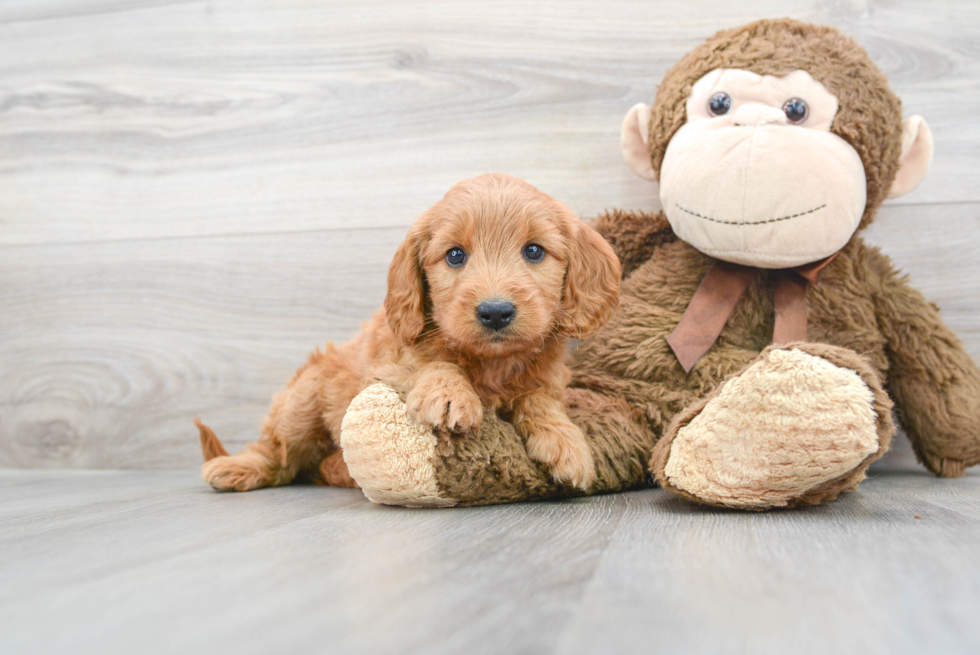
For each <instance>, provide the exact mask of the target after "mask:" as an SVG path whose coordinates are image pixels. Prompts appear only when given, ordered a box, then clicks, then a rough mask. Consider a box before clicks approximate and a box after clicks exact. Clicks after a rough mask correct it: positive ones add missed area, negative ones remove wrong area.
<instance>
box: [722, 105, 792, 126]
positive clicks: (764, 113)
mask: <svg viewBox="0 0 980 655" xmlns="http://www.w3.org/2000/svg"><path fill="white" fill-rule="evenodd" d="M732 122H733V123H735V124H736V125H742V126H745V127H752V126H754V125H768V124H770V123H785V122H786V114H785V113H783V110H782V109H777V108H776V107H770V106H769V105H761V104H758V103H755V102H749V103H746V104H744V105H742V106H741V107H739V108H738V109H736V110H735V113H734V114H732Z"/></svg>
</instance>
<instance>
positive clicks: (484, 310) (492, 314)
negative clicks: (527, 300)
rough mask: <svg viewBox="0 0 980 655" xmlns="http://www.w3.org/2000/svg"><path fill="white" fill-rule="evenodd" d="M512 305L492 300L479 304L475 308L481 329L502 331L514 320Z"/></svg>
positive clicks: (496, 299)
mask: <svg viewBox="0 0 980 655" xmlns="http://www.w3.org/2000/svg"><path fill="white" fill-rule="evenodd" d="M514 311H515V310H514V303H512V302H507V301H506V300H500V299H499V298H494V299H493V300H486V301H484V302H481V303H480V306H479V307H477V308H476V315H477V316H478V317H479V319H480V322H481V323H483V327H486V328H490V329H491V330H503V329H504V328H505V327H507V326H508V325H510V322H511V321H512V320H513V319H514Z"/></svg>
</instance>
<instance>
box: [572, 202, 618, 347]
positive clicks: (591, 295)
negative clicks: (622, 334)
mask: <svg viewBox="0 0 980 655" xmlns="http://www.w3.org/2000/svg"><path fill="white" fill-rule="evenodd" d="M568 215H569V216H568V220H569V225H570V227H571V244H570V246H571V247H570V248H569V250H568V269H567V270H566V272H565V289H564V291H563V292H562V310H563V311H562V318H561V320H560V321H559V324H558V331H559V332H560V333H561V334H563V335H565V336H568V337H572V338H574V339H578V338H581V337H585V336H588V335H590V334H592V333H593V332H595V331H596V330H598V329H599V328H600V327H602V326H603V324H605V322H606V321H608V320H609V319H610V318H612V315H613V312H615V311H616V307H618V306H619V280H620V276H621V275H622V269H621V268H620V265H619V258H618V257H616V253H614V252H613V249H612V247H610V245H609V244H608V243H606V240H605V239H603V238H602V237H601V236H599V233H598V232H596V231H595V230H593V229H592V228H591V227H589V226H588V225H586V224H585V223H584V222H582V221H581V220H579V218H578V217H576V216H575V215H574V214H572V213H571V211H568Z"/></svg>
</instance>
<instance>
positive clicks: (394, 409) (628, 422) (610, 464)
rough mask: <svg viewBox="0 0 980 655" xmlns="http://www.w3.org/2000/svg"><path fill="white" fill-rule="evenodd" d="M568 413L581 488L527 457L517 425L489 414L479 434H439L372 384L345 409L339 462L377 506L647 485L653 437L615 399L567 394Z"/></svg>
mask: <svg viewBox="0 0 980 655" xmlns="http://www.w3.org/2000/svg"><path fill="white" fill-rule="evenodd" d="M565 410H566V412H567V413H568V416H569V418H570V419H571V420H572V422H573V423H575V424H576V425H577V426H578V427H579V428H581V430H582V432H583V434H584V435H585V439H586V441H587V442H588V445H589V449H590V450H591V452H592V457H593V459H594V462H595V473H596V479H595V481H594V482H593V483H592V484H591V485H590V486H589V487H588V489H587V490H586V491H584V492H583V491H582V490H580V489H576V488H575V487H572V486H566V485H562V484H560V483H558V482H556V481H555V480H554V479H552V477H551V476H550V475H549V473H548V470H547V469H546V468H545V467H544V466H542V465H541V464H538V463H537V462H535V461H533V460H532V459H531V458H530V457H529V456H528V454H527V449H526V448H525V447H524V443H523V439H522V438H521V437H520V435H518V434H517V432H516V431H515V430H514V427H513V426H512V425H511V424H510V423H508V422H506V421H503V420H501V419H500V418H498V417H497V416H495V415H492V414H487V415H486V416H485V417H484V420H483V424H482V425H481V427H480V429H479V431H478V432H472V433H469V434H465V435H461V436H448V435H438V436H437V435H436V434H435V433H433V432H432V431H431V430H428V429H426V428H425V427H423V426H422V425H420V424H419V423H417V422H416V421H413V420H411V419H410V418H409V417H408V414H407V412H406V410H405V404H404V403H403V402H402V401H401V400H400V399H399V397H398V394H397V393H396V392H395V391H394V390H393V389H392V388H391V387H389V386H387V385H384V384H374V385H372V386H370V387H368V388H367V389H365V390H364V391H363V392H362V393H361V394H360V395H358V396H357V398H355V399H354V401H353V402H352V403H351V404H350V407H349V408H348V411H347V415H346V416H345V417H344V425H343V429H342V432H341V443H342V444H343V447H344V459H345V460H346V462H347V465H348V466H349V467H350V473H351V475H352V476H353V477H354V479H355V480H356V481H357V483H358V485H359V486H360V487H361V489H363V491H364V494H365V495H366V496H367V497H368V498H369V499H370V500H372V501H374V502H376V503H383V504H387V505H405V506H409V507H446V506H453V505H492V504H497V503H508V502H517V501H524V500H536V499H542V498H558V497H564V496H581V495H584V494H595V493H604V492H612V491H622V490H625V489H630V488H634V487H637V486H640V485H643V484H644V481H645V477H646V461H647V459H648V458H649V452H650V448H651V445H652V442H653V436H652V435H650V434H649V433H648V432H647V431H646V430H645V429H643V428H641V427H640V424H639V423H637V422H636V421H634V420H633V418H634V417H633V413H632V412H631V410H630V409H629V407H627V406H626V404H625V403H624V402H622V401H620V400H614V399H610V398H607V397H605V396H601V395H599V394H596V393H594V392H591V391H586V390H583V389H567V390H566V392H565Z"/></svg>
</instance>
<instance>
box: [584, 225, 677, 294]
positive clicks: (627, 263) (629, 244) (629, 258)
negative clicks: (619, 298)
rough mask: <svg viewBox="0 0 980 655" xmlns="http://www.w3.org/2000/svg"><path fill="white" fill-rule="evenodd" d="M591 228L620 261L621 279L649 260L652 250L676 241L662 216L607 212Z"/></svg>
mask: <svg viewBox="0 0 980 655" xmlns="http://www.w3.org/2000/svg"><path fill="white" fill-rule="evenodd" d="M592 227H593V228H595V230H596V232H598V233H599V234H601V235H602V237H603V238H604V239H605V240H606V241H608V242H609V245H611V246H612V249H613V251H614V252H615V253H616V256H617V257H619V261H620V263H622V265H623V278H625V277H626V276H627V275H629V274H630V273H631V272H632V271H633V269H635V268H636V267H637V266H639V265H640V264H642V263H643V262H645V261H646V260H648V259H649V258H650V255H652V254H653V249H654V248H656V247H657V246H659V245H660V244H662V243H667V242H668V241H673V240H675V239H676V238H677V237H676V236H674V232H673V230H671V229H670V223H668V222H667V217H666V216H664V214H663V212H658V213H656V214H648V213H646V212H642V211H624V210H622V209H610V210H608V211H606V212H605V213H603V214H600V215H599V216H598V217H597V218H596V219H595V220H594V221H592Z"/></svg>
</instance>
